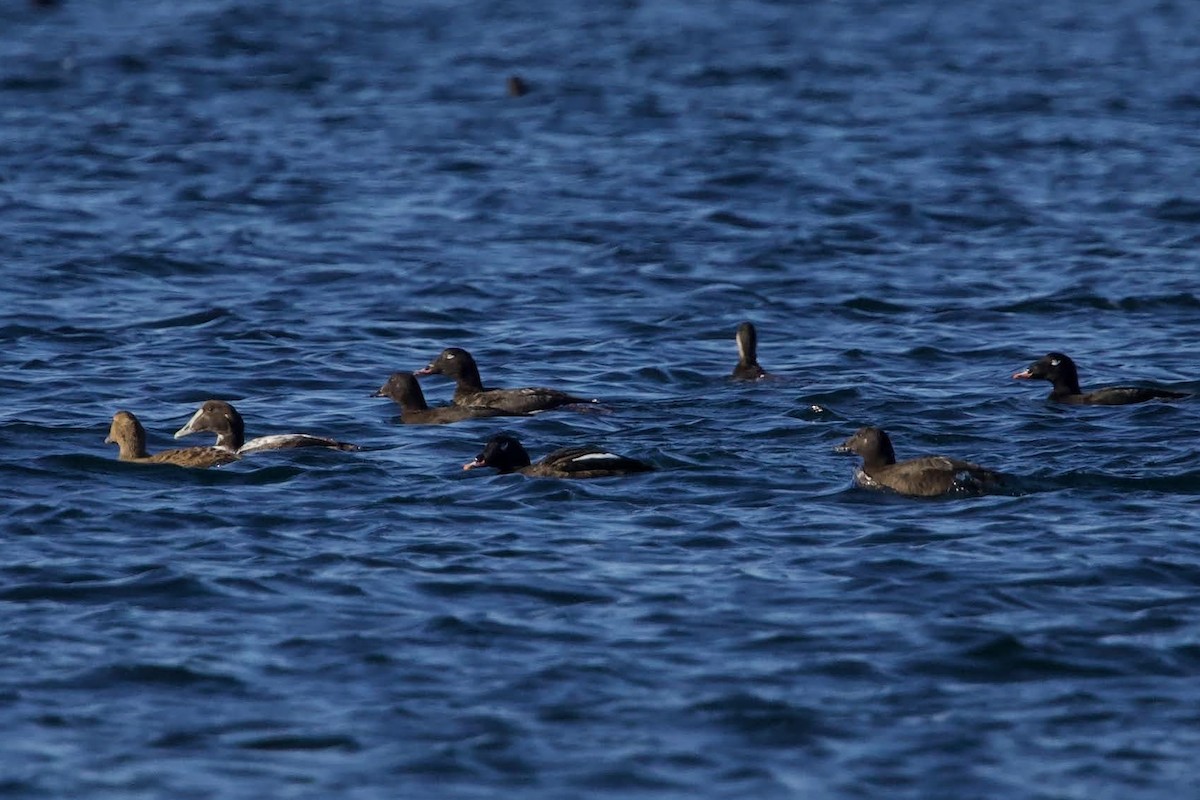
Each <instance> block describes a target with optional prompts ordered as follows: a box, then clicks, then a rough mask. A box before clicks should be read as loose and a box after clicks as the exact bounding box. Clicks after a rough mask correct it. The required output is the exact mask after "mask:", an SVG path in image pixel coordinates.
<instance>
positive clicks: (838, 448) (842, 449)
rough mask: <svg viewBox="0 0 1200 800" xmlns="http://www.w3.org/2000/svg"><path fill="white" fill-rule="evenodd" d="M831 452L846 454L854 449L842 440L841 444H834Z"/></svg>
mask: <svg viewBox="0 0 1200 800" xmlns="http://www.w3.org/2000/svg"><path fill="white" fill-rule="evenodd" d="M833 452H835V453H841V454H842V455H846V454H848V453H853V452H854V451H853V450H851V449H850V445H848V444H846V443H845V442H842V443H841V444H838V445H834V447H833Z"/></svg>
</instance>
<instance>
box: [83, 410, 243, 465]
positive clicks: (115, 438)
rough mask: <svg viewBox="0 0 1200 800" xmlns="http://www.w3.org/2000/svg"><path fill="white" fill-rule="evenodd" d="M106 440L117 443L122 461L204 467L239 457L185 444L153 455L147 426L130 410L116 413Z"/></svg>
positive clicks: (220, 450) (118, 455) (212, 448)
mask: <svg viewBox="0 0 1200 800" xmlns="http://www.w3.org/2000/svg"><path fill="white" fill-rule="evenodd" d="M104 443H105V444H115V445H117V447H118V448H119V450H118V452H117V458H118V459H119V460H121V461H136V462H138V463H141V464H174V465H175V466H177V467H195V468H199V469H204V468H207V467H219V466H221V465H222V464H229V463H231V462H233V461H237V460H238V456H237V454H236V453H231V452H229V451H228V450H223V449H221V448H218V447H181V448H179V449H176V450H164V451H162V452H161V453H155V454H154V455H150V454H149V453H148V452H146V429H145V428H143V427H142V423H141V421H140V420H138V418H137V417H136V416H134V415H133V413H132V412H130V411H118V412H117V413H115V414H113V418H112V424H111V425H110V426H109V428H108V436H106V437H105V438H104Z"/></svg>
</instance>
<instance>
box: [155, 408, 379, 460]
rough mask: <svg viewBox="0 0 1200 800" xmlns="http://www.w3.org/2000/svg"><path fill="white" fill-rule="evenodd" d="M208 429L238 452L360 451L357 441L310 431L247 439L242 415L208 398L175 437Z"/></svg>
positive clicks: (221, 444) (220, 443)
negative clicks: (298, 448)
mask: <svg viewBox="0 0 1200 800" xmlns="http://www.w3.org/2000/svg"><path fill="white" fill-rule="evenodd" d="M204 431H207V432H209V433H215V434H216V435H217V443H216V445H215V446H216V447H219V448H221V449H222V450H227V451H229V452H231V453H237V454H238V455H246V454H247V453H257V452H260V451H263V450H289V449H292V448H296V447H327V448H330V449H333V450H358V449H359V447H358V445H356V444H348V443H347V442H339V441H337V440H336V439H330V438H329V437H327V436H313V435H312V434H308V433H280V434H273V435H271V436H259V437H258V438H257V439H251V440H250V441H248V442H247V441H246V424H245V423H244V422H243V421H242V415H241V414H239V413H238V411H237V409H236V408H234V407H233V405H232V404H230V403H226V402H225V401H224V400H207V401H205V403H204V405H202V406H200V408H199V410H198V411H196V413H195V414H193V415H192V418H191V419H189V420H188V421H187V424H186V425H184V426H183V427H182V428H180V429H179V430H177V431H175V438H176V439H180V438H182V437H184V436H189V435H191V434H193V433H201V432H204Z"/></svg>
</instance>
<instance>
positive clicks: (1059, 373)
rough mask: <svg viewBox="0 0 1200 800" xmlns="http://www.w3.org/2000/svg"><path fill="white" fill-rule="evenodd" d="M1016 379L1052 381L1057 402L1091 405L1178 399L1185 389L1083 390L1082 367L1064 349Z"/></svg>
mask: <svg viewBox="0 0 1200 800" xmlns="http://www.w3.org/2000/svg"><path fill="white" fill-rule="evenodd" d="M1013 378H1014V379H1015V380H1022V381H1028V380H1044V381H1050V383H1051V385H1052V387H1053V388H1051V390H1050V399H1051V400H1053V401H1054V402H1056V403H1069V404H1071V405H1088V406H1124V405H1130V404H1132V403H1144V402H1146V401H1147V400H1179V399H1182V398H1184V397H1187V396H1188V395H1187V393H1186V392H1173V391H1171V390H1169V389H1158V388H1155V387H1143V386H1107V387H1105V388H1103V389H1095V390H1093V391H1090V392H1084V391H1083V390H1081V389H1080V388H1079V371H1078V370H1077V369H1076V368H1075V362H1074V361H1072V360H1071V359H1070V358H1069V357H1068V356H1065V355H1063V354H1062V353H1047V354H1046V355H1044V356H1042V357H1041V358H1039V359H1038V360H1037V361H1035V362H1033V363H1032V364H1030V365H1029V366H1028V367H1026V368H1025V369H1023V370H1021V371H1020V372H1017V373H1015V374H1014V375H1013Z"/></svg>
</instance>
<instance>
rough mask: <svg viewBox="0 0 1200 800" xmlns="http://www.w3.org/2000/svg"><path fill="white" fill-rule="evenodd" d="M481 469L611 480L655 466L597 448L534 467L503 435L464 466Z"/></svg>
mask: <svg viewBox="0 0 1200 800" xmlns="http://www.w3.org/2000/svg"><path fill="white" fill-rule="evenodd" d="M480 467H493V468H494V469H497V470H499V471H500V473H501V474H507V473H510V472H520V473H521V474H522V475H530V476H535V477H543V478H609V477H615V476H617V475H631V474H633V473H635V472H649V471H651V470H653V469H654V467H653V466H652V465H650V464H647V463H646V462H644V461H638V460H637V459H636V458H629V457H627V456H619V455H616V454H614V453H609V452H606V451H604V450H600V449H598V448H595V447H564V448H562V449H561V450H555V451H554V452H552V453H550V454H549V455H547V456H546V457H545V458H543V459H541V460H540V461H538V462H537V463H536V464H531V463H530V461H529V453H527V452H526V451H525V448H524V447H523V446H522V445H521V443H520V442H519V441H517V439H516V438H515V437H513V436H509V435H508V434H503V433H501V434H497V435H496V436H493V437H492V438H491V439H489V440H488V443H487V444H486V445H484V448H483V452H481V453H480V454H479V455H477V456H476V457H475V459H474V460H473V461H468V462H467V463H466V464H463V469H478V468H480Z"/></svg>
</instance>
